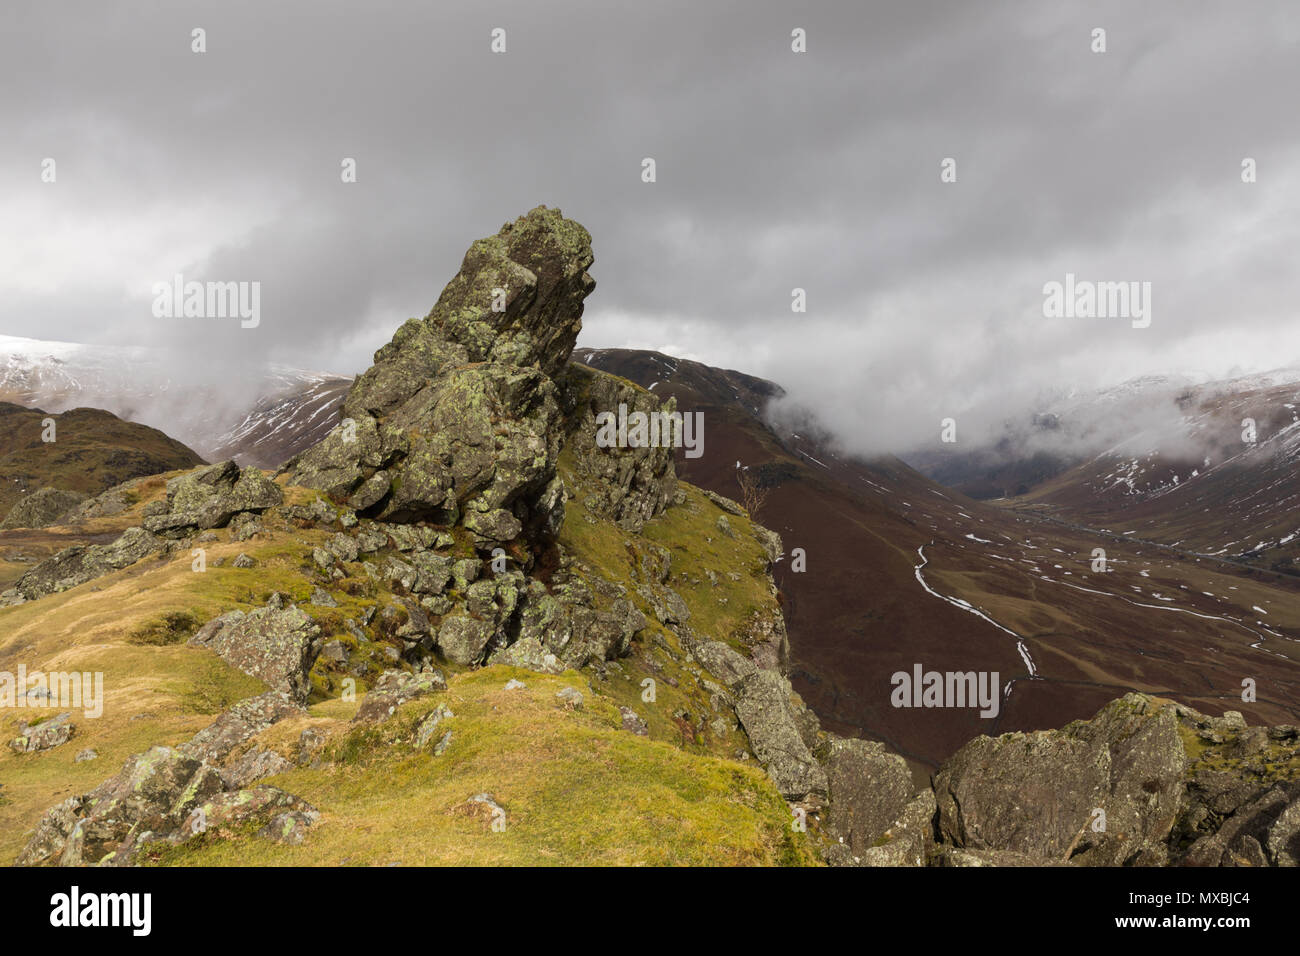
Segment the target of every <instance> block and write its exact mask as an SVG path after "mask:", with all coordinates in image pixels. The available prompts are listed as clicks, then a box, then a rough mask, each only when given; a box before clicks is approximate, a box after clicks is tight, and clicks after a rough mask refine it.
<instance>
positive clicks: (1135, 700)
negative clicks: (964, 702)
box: [934, 694, 1187, 865]
mask: <svg viewBox="0 0 1300 956" xmlns="http://www.w3.org/2000/svg"><path fill="white" fill-rule="evenodd" d="M1186 762H1187V758H1186V755H1185V753H1184V751H1183V745H1182V741H1181V739H1180V737H1179V734H1178V727H1177V719H1176V715H1175V713H1174V711H1173V710H1172V709H1171V708H1169V707H1165V706H1159V705H1157V704H1155V703H1153V702H1152V701H1151V699H1149V698H1146V697H1143V696H1141V695H1138V694H1130V695H1128V696H1127V697H1125V698H1123V699H1122V700H1118V701H1113V702H1112V703H1111V704H1108V705H1107V706H1106V707H1105V708H1103V709H1102V711H1101V712H1099V713H1098V714H1097V716H1096V717H1094V718H1093V719H1092V720H1091V721H1077V722H1075V723H1073V724H1070V725H1069V726H1067V727H1065V728H1063V729H1061V730H1050V731H1039V732H1035V733H1030V734H1024V733H1017V734H1004V735H1003V736H1001V737H997V738H990V737H977V738H976V739H975V740H973V741H971V742H970V743H969V744H967V745H966V746H965V747H963V748H962V749H961V750H960V751H958V752H957V753H956V754H955V755H954V756H953V757H952V759H950V760H949V761H948V762H947V763H946V764H945V765H944V766H943V767H942V768H941V770H940V771H939V773H938V774H937V775H936V777H935V784H934V788H935V794H936V797H937V802H938V808H939V816H938V826H939V834H940V836H941V838H942V839H943V841H944V842H946V843H949V844H951V845H953V846H956V847H959V848H963V849H971V850H1010V851H1013V852H1016V853H1022V854H1025V855H1027V856H1032V857H1035V858H1038V859H1041V860H1044V861H1050V860H1061V861H1064V860H1069V859H1071V858H1072V857H1075V856H1077V862H1080V863H1091V864H1098V865H1119V864H1125V863H1133V864H1138V865H1152V864H1158V863H1162V862H1164V859H1165V855H1166V852H1167V851H1166V847H1165V841H1166V840H1167V838H1168V837H1169V834H1170V831H1171V829H1172V827H1173V824H1174V820H1175V818H1176V816H1177V812H1178V807H1179V802H1180V800H1181V798H1182V795H1183V789H1184V784H1183V771H1184V769H1185V767H1186Z"/></svg>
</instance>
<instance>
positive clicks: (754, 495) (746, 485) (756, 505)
mask: <svg viewBox="0 0 1300 956" xmlns="http://www.w3.org/2000/svg"><path fill="white" fill-rule="evenodd" d="M736 483H737V484H739V485H740V503H741V504H742V505H743V506H744V508H745V510H746V511H748V512H749V516H750V517H751V518H757V517H758V513H759V512H760V511H762V510H763V504H764V503H765V502H766V501H767V493H768V490H769V489H767V488H764V487H763V486H762V484H761V483H760V482H759V479H758V477H757V476H756V475H755V474H754V473H753V472H751V471H749V470H748V469H745V468H737V469H736Z"/></svg>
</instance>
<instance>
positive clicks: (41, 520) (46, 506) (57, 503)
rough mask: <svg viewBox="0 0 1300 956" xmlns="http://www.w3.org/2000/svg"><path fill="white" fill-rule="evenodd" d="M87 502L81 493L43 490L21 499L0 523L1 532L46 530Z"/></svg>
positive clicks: (58, 489)
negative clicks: (15, 529) (23, 529)
mask: <svg viewBox="0 0 1300 956" xmlns="http://www.w3.org/2000/svg"><path fill="white" fill-rule="evenodd" d="M85 500H86V496H85V495H84V494H82V493H81V492H79V491H65V490H63V489H61V488H41V489H38V490H37V491H33V492H32V493H31V494H29V495H24V496H23V497H21V498H19V499H18V500H17V501H16V502H15V503H14V506H13V507H12V508H10V509H9V513H8V514H7V515H5V519H4V521H0V530H6V529H9V528H45V527H48V526H49V525H52V524H57V523H58V521H59V519H60V518H63V517H64V516H65V515H67V514H68V513H69V512H70V511H72V510H73V509H74V508H76V507H77V506H78V505H79V504H81V503H82V502H83V501H85Z"/></svg>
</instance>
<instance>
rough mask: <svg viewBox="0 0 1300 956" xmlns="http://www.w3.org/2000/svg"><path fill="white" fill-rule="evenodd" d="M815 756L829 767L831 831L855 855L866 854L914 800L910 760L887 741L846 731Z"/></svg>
mask: <svg viewBox="0 0 1300 956" xmlns="http://www.w3.org/2000/svg"><path fill="white" fill-rule="evenodd" d="M817 758H818V760H819V761H820V762H821V765H822V767H823V768H824V769H825V771H826V780H827V798H828V801H829V804H830V806H829V808H828V811H827V831H828V833H829V834H830V836H831V838H832V839H833V840H836V841H837V842H842V843H844V844H845V845H846V846H847V847H848V848H849V850H850V852H851V853H852V855H853V856H855V857H858V858H862V857H865V856H866V854H867V851H868V850H869V849H870V848H871V847H872V846H873V845H874V844H875V843H876V841H877V840H878V839H879V838H880V837H881V836H882V835H883V834H884V833H885V831H886V830H888V829H889V828H890V826H891V824H893V823H895V822H896V821H898V820H899V818H900V817H901V816H902V814H903V812H904V810H905V809H906V808H907V806H908V804H909V803H910V802H911V801H912V797H913V792H914V788H913V786H912V774H911V771H909V770H908V767H907V761H905V760H904V759H903V758H902V757H900V756H898V754H895V753H891V752H890V751H889V750H888V749H886V747H885V745H884V744H880V743H876V742H875V741H870V740H857V739H851V738H843V737H833V738H831V739H830V740H828V741H827V742H826V743H825V744H824V745H823V746H822V747H821V748H820V749H818V751H817ZM931 802H933V798H932V799H931Z"/></svg>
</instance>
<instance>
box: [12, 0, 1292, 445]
mask: <svg viewBox="0 0 1300 956" xmlns="http://www.w3.org/2000/svg"><path fill="white" fill-rule="evenodd" d="M2 16H3V20H2V22H0V74H2V80H3V89H4V95H3V97H2V98H0V129H3V130H4V136H3V143H2V144H0V210H2V211H3V214H2V215H0V262H3V268H0V332H2V333H7V334H10V335H23V336H30V337H34V338H43V339H61V340H71V341H81V342H98V343H112V344H171V345H173V346H176V347H178V349H179V351H178V355H179V356H181V357H182V358H183V360H185V361H187V362H189V363H192V364H191V366H190V371H188V372H187V374H193V375H195V376H199V375H203V376H208V377H211V376H222V375H232V376H233V374H234V370H235V369H237V368H238V367H240V366H241V365H248V364H252V363H258V362H262V361H264V360H268V359H269V360H275V361H280V362H283V363H286V364H291V365H295V366H302V367H308V368H321V369H326V370H331V371H337V372H341V373H354V372H357V371H360V370H362V369H364V368H365V367H366V366H367V365H368V364H369V361H370V354H371V352H373V350H374V349H375V348H377V347H378V346H380V345H382V344H383V343H384V342H386V341H387V340H388V339H389V337H390V336H391V334H392V332H393V330H394V329H395V328H396V327H397V326H398V325H399V324H400V323H401V322H402V321H403V320H404V319H406V318H408V317H410V316H416V315H424V314H425V313H426V312H427V311H428V309H429V307H430V306H431V305H432V304H433V302H434V300H435V299H436V298H437V295H438V293H439V291H440V290H441V288H442V286H443V285H444V284H445V283H446V281H447V280H448V279H449V278H450V277H451V276H452V275H453V274H454V273H455V271H456V269H457V267H458V266H459V263H460V259H461V257H462V256H463V254H464V251H465V248H466V247H467V246H468V245H469V243H470V242H471V241H472V240H473V239H475V238H478V237H480V236H484V235H489V234H491V233H493V232H495V231H496V230H497V229H498V228H499V227H500V226H501V224H502V223H503V222H505V221H506V220H508V219H512V218H514V217H515V216H517V215H520V214H522V213H523V212H525V211H527V210H528V209H530V208H531V207H533V206H535V205H538V204H541V203H544V204H546V205H550V206H558V207H559V208H561V209H562V210H563V211H564V213H565V214H566V215H568V216H570V217H572V218H575V219H577V220H579V221H580V222H582V223H583V224H584V225H585V226H587V228H588V229H589V230H590V231H591V233H592V235H593V237H594V248H595V253H596V262H595V265H594V266H593V267H592V270H591V271H592V274H593V276H594V277H595V278H596V280H597V283H598V287H597V289H596V292H595V293H594V294H593V296H592V297H591V298H590V299H589V300H588V306H587V313H586V317H585V320H584V321H585V329H584V332H583V335H582V338H581V340H580V344H582V345H587V346H593V347H602V346H628V347H641V348H657V349H661V350H663V351H666V352H670V353H673V354H677V355H682V356H686V357H690V358H696V359H699V360H702V361H706V362H709V363H711V364H715V365H722V366H726V367H731V368H738V369H742V370H745V371H750V372H754V373H757V374H760V375H764V376H766V377H769V378H772V379H774V380H776V381H778V382H780V383H782V384H783V385H785V386H786V387H787V388H788V389H789V390H790V392H791V393H792V397H793V398H794V399H795V400H797V401H799V402H802V403H804V404H807V405H808V406H810V407H813V408H815V409H817V410H818V413H819V414H821V415H822V416H823V417H824V419H825V420H826V421H827V422H828V423H829V424H830V425H831V426H832V427H834V428H836V429H837V430H838V431H840V432H841V433H842V434H843V435H844V436H845V438H846V440H847V441H848V442H849V444H850V445H851V446H852V447H855V448H860V449H877V448H882V447H889V448H897V447H900V446H901V445H903V444H906V443H908V442H910V441H914V440H916V439H917V438H918V436H922V437H923V436H928V435H930V434H931V433H933V435H934V436H936V437H937V435H938V427H939V419H940V418H941V417H945V416H948V415H953V416H958V417H960V416H961V415H968V416H970V417H969V419H968V421H971V422H972V423H977V422H982V421H984V420H991V419H996V418H997V417H998V416H999V415H1004V414H1006V415H1009V414H1013V413H1015V412H1016V411H1017V410H1019V409H1021V408H1023V407H1025V405H1026V403H1027V402H1028V401H1029V400H1030V399H1031V398H1032V397H1033V396H1035V395H1036V394H1037V393H1038V392H1039V391H1040V390H1041V389H1043V388H1045V387H1057V386H1061V385H1067V384H1068V385H1078V386H1080V387H1087V386H1093V385H1100V384H1106V383H1110V382H1114V381H1119V380H1123V379H1126V378H1129V377H1132V376H1135V375H1140V374H1147V373H1159V372H1165V371H1191V372H1199V373H1203V374H1205V375H1207V376H1216V377H1217V376H1222V375H1226V374H1230V373H1232V372H1234V371H1249V370H1255V369H1267V368H1274V367H1277V366H1282V365H1300V322H1298V321H1297V315H1296V303H1297V301H1298V300H1300V268H1297V258H1298V257H1297V252H1298V251H1300V244H1298V242H1297V240H1298V239H1300V123H1297V122H1296V112H1297V93H1298V92H1300V4H1297V3H1295V2H1294V0H1276V2H1250V0H1234V2H1226V0H1225V2H1221V3H1199V2H1191V0H1172V2H1153V0H1144V2H1142V3H1133V2H1132V0H1125V2H1118V3H1097V2H1089V3H1071V4H1061V3H1049V2H1042V0H1026V2H1017V3H989V2H980V3H974V2H951V3H938V2H923V0H922V2H906V3H904V2H902V0H898V2H890V3H883V2H861V0H859V2H843V3H839V2H835V3H832V2H812V3H809V2H800V3H764V2H754V0H746V2H737V3H723V2H712V0H710V2H701V0H691V2H682V3H678V2H672V0H654V2H652V3H640V4H632V3H608V2H599V3H598V2H590V3H571V2H554V0H525V2H518V3H515V2H510V3H504V2H481V0H479V2H472V3H471V2H466V3H448V2H442V0H440V2H438V3H419V4H416V3H400V4H399V3H383V2H373V0H370V2H364V3H362V2H357V3H334V2H324V0H311V2H301V3H290V2H277V3H274V4H267V3H251V2H249V3H240V2H233V3H232V2H229V0H222V2H220V3H197V2H195V3H184V4H178V3H163V2H150V3H140V4H133V3H118V4H108V3H103V2H98V0H96V2H87V3H40V2H32V0H19V2H13V3H8V4H6V7H5V11H4V13H3V15H2ZM196 27H200V28H203V29H204V30H205V31H206V45H207V52H206V53H202V54H196V53H193V52H191V43H192V39H191V31H192V30H193V29H194V28H196ZM495 27H501V28H504V29H505V31H506V44H507V47H506V52H505V53H504V54H494V53H493V52H491V49H490V43H491V36H490V33H491V30H492V29H493V28H495ZM796 27H801V28H804V29H805V30H806V31H807V52H806V53H794V52H792V51H791V30H792V29H794V28H796ZM1097 27H1101V28H1104V29H1105V30H1106V45H1107V50H1106V52H1105V53H1094V52H1093V51H1092V49H1091V46H1092V44H1093V39H1092V31H1093V30H1094V28H1097ZM47 157H49V158H53V159H54V160H55V161H56V164H57V165H56V171H57V180H56V182H54V183H43V182H42V181H41V169H42V166H41V164H42V160H44V159H45V158H47ZM344 157H353V158H355V159H356V162H357V179H358V181H357V182H356V183H353V184H344V183H342V182H341V181H340V162H341V160H342V159H343V158H344ZM644 157H653V158H654V159H655V160H656V163H657V182H655V183H653V184H647V183H643V182H642V181H641V161H642V159H643V158H644ZM946 157H952V158H953V159H955V160H956V163H957V181H956V182H955V183H943V182H941V181H940V163H941V161H942V160H943V159H944V158H946ZM1246 157H1251V158H1253V159H1254V160H1256V162H1257V169H1258V173H1257V176H1258V181H1257V182H1255V183H1253V184H1245V183H1243V182H1242V175H1241V173H1242V168H1241V164H1242V160H1243V159H1244V158H1246ZM178 272H179V273H181V274H183V275H184V276H185V277H186V278H187V279H196V280H200V281H208V280H214V281H215V280H230V281H259V282H260V283H261V288H262V318H261V325H260V326H259V327H258V328H257V329H241V328H240V327H239V324H238V322H237V321H232V320H220V319H189V320H186V319H165V318H155V317H154V315H153V314H152V311H151V303H152V292H151V289H152V286H153V284H154V283H155V282H159V281H168V280H170V278H171V276H172V275H173V274H175V273H178ZM1067 272H1072V273H1075V274H1076V275H1077V276H1078V277H1079V278H1080V279H1093V280H1102V281H1111V280H1113V281H1121V280H1123V281H1127V280H1135V281H1147V282H1150V283H1151V284H1152V302H1151V306H1152V312H1151V325H1150V327H1149V328H1145V329H1135V328H1133V327H1132V326H1131V323H1130V322H1129V321H1127V320H1125V319H1115V318H1110V319H1100V318H1060V319H1048V318H1044V315H1043V299H1044V296H1043V286H1044V283H1047V282H1051V281H1053V280H1056V281H1061V280H1063V279H1064V277H1065V274H1066V273H1067ZM795 287H801V288H804V289H806V290H807V302H808V311H807V313H806V314H794V313H792V312H791V307H790V303H791V290H792V289H793V288H795Z"/></svg>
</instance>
